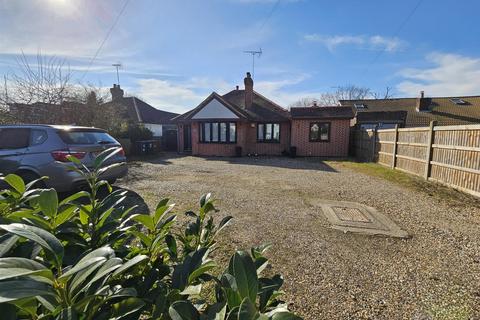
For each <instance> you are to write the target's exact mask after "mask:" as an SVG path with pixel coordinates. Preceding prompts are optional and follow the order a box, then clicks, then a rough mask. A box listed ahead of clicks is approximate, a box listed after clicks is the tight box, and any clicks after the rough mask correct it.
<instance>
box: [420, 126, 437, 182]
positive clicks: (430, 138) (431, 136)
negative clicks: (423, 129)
mask: <svg viewBox="0 0 480 320" xmlns="http://www.w3.org/2000/svg"><path fill="white" fill-rule="evenodd" d="M435 124H436V121H430V128H429V131H428V137H427V151H426V154H427V157H426V159H425V160H426V163H425V172H424V174H423V177H424V178H425V180H428V177H429V176H430V168H431V167H430V161H432V144H433V139H434V131H433V128H434V127H435Z"/></svg>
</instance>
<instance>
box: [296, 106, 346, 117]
mask: <svg viewBox="0 0 480 320" xmlns="http://www.w3.org/2000/svg"><path fill="white" fill-rule="evenodd" d="M290 114H291V115H292V119H352V118H353V117H354V114H353V110H352V108H351V107H339V106H335V107H299V108H291V109H290Z"/></svg>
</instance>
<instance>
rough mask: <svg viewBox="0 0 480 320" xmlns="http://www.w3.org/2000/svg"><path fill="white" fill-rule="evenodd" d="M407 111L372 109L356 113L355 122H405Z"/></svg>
mask: <svg viewBox="0 0 480 320" xmlns="http://www.w3.org/2000/svg"><path fill="white" fill-rule="evenodd" d="M406 119H407V111H373V112H359V113H357V123H370V122H393V123H405V120H406Z"/></svg>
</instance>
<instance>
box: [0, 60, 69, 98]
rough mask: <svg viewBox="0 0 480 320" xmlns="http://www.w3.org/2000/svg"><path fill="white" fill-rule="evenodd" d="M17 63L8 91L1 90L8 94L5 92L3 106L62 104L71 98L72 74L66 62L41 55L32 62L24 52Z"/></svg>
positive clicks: (10, 78) (0, 96)
mask: <svg viewBox="0 0 480 320" xmlns="http://www.w3.org/2000/svg"><path fill="white" fill-rule="evenodd" d="M17 62H18V66H19V72H18V73H14V74H11V75H10V76H9V77H8V90H7V88H4V90H2V91H4V92H5V91H7V92H8V95H7V94H5V93H3V92H2V94H1V95H0V99H2V102H3V103H4V104H10V103H22V104H32V103H48V104H61V103H62V102H64V101H66V100H68V99H69V98H71V95H72V92H73V90H74V86H73V84H72V73H71V72H70V68H69V67H68V65H66V64H65V60H62V59H60V58H57V57H46V56H42V55H41V54H40V53H38V54H37V56H36V61H35V63H30V61H29V60H28V58H27V57H26V56H25V54H24V53H22V55H21V56H20V57H19V58H18V59H17ZM6 82H7V81H6ZM7 100H8V101H7Z"/></svg>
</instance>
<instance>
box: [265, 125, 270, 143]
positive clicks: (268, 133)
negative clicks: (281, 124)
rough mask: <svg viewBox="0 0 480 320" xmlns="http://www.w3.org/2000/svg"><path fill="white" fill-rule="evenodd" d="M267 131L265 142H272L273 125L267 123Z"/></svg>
mask: <svg viewBox="0 0 480 320" xmlns="http://www.w3.org/2000/svg"><path fill="white" fill-rule="evenodd" d="M265 128H266V131H265V140H272V124H271V123H267V124H266V125H265Z"/></svg>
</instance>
